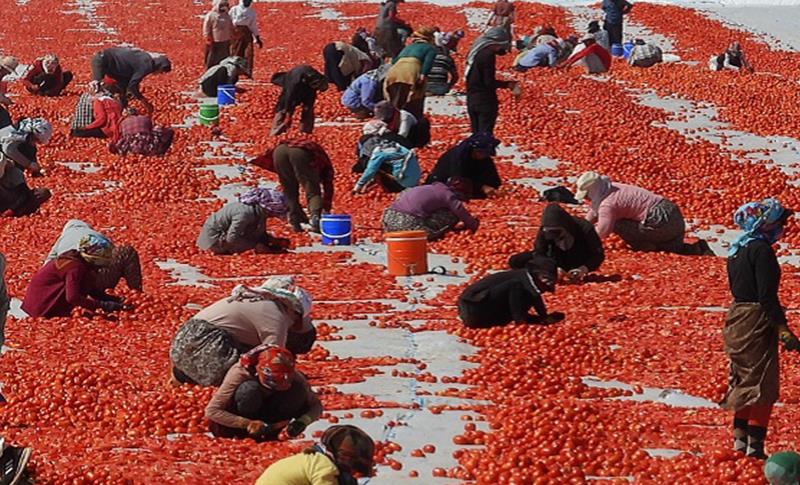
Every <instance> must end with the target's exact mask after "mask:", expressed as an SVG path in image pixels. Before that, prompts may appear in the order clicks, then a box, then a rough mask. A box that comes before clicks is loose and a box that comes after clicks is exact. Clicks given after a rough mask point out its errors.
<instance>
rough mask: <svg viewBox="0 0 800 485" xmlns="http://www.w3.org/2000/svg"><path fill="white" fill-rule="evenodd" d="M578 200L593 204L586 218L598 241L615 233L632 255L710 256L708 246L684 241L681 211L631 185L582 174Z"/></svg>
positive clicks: (591, 174)
mask: <svg viewBox="0 0 800 485" xmlns="http://www.w3.org/2000/svg"><path fill="white" fill-rule="evenodd" d="M577 187H578V191H577V192H576V194H575V196H576V198H577V199H578V200H583V199H589V201H591V203H592V207H591V210H590V211H589V213H588V214H587V216H586V217H587V219H588V220H589V222H592V223H594V224H595V227H596V228H597V234H598V236H600V239H605V238H607V237H608V236H610V235H611V233H612V232H613V233H616V234H617V235H619V236H620V237H621V238H622V239H623V240H624V241H625V242H626V243H627V244H628V246H630V247H631V249H633V250H634V251H666V252H670V253H676V254H683V255H696V256H713V255H714V253H713V251H711V249H710V248H709V247H708V243H706V242H705V241H704V240H702V239H700V240H699V241H697V242H695V243H692V244H687V243H685V242H684V241H683V237H684V232H685V231H686V222H685V220H684V219H683V214H682V213H681V209H680V208H679V207H678V206H677V205H675V203H674V202H672V201H671V200H669V199H665V198H664V197H661V196H659V195H656V194H654V193H652V192H650V191H648V190H645V189H643V188H641V187H636V186H634V185H627V184H621V183H617V182H614V183H612V182H611V180H610V179H609V178H608V177H606V176H605V175H599V174H597V173H595V172H585V173H584V174H582V175H581V176H580V177H579V178H578V183H577Z"/></svg>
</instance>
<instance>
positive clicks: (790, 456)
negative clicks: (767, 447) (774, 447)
mask: <svg viewBox="0 0 800 485" xmlns="http://www.w3.org/2000/svg"><path fill="white" fill-rule="evenodd" d="M764 478H766V479H767V481H768V482H769V484H770V485H798V483H800V455H798V454H797V453H795V452H794V451H781V452H780V453H774V454H772V456H770V457H769V458H768V459H767V461H766V463H764Z"/></svg>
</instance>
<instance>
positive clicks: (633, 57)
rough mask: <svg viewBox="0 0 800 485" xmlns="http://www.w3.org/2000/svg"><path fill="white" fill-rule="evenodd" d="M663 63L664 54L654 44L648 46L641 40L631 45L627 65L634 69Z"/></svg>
mask: <svg viewBox="0 0 800 485" xmlns="http://www.w3.org/2000/svg"><path fill="white" fill-rule="evenodd" d="M663 61H664V54H663V53H662V51H661V47H659V46H657V45H655V44H648V43H646V42H645V41H643V40H642V39H636V40H635V41H634V43H633V50H631V53H630V55H629V56H628V64H630V65H631V66H635V67H653V66H655V65H656V64H658V63H660V62H663Z"/></svg>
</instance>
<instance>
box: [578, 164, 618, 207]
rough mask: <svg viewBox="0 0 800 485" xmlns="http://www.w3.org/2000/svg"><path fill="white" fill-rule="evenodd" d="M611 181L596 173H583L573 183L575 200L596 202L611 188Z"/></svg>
mask: <svg viewBox="0 0 800 485" xmlns="http://www.w3.org/2000/svg"><path fill="white" fill-rule="evenodd" d="M610 186H611V181H610V180H609V178H608V177H605V176H603V175H600V174H599V173H597V172H592V171H589V172H584V173H582V174H581V176H580V177H578V181H577V182H576V183H575V187H576V189H577V191H576V192H575V198H576V199H578V200H579V201H580V200H584V199H589V201H592V202H595V201H598V200H599V199H600V198H601V197H602V196H604V195H605V194H606V193H608V190H609V189H610V188H611V187H610Z"/></svg>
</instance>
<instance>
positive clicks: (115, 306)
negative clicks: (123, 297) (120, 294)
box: [98, 300, 122, 312]
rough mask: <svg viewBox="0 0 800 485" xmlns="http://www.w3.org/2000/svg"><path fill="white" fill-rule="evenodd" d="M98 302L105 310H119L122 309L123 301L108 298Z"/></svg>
mask: <svg viewBox="0 0 800 485" xmlns="http://www.w3.org/2000/svg"><path fill="white" fill-rule="evenodd" d="M98 304H99V305H100V308H101V309H102V310H103V311H105V312H115V311H117V310H122V303H120V302H117V301H113V300H107V301H101V302H98Z"/></svg>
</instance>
